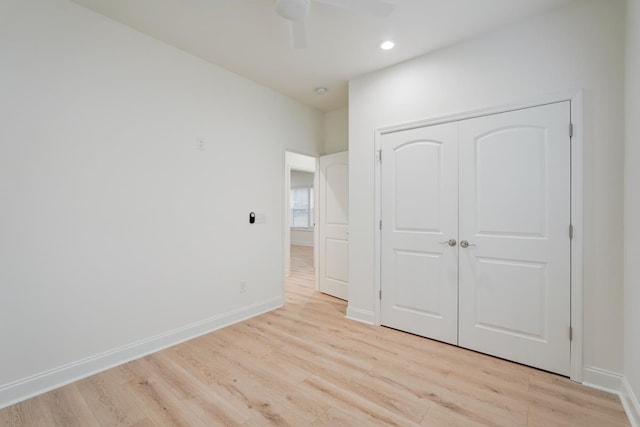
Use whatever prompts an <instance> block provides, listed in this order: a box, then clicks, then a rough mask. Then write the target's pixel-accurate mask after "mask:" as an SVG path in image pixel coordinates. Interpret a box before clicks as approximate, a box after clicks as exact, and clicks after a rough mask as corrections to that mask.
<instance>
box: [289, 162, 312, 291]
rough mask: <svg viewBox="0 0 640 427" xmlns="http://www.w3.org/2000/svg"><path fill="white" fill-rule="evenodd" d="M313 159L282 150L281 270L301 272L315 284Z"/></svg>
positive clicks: (307, 279)
mask: <svg viewBox="0 0 640 427" xmlns="http://www.w3.org/2000/svg"><path fill="white" fill-rule="evenodd" d="M316 164H317V159H316V158H315V157H312V156H307V155H304V154H298V153H293V152H289V151H287V152H285V179H284V182H285V186H284V202H285V203H284V212H285V217H284V230H285V233H284V260H285V262H284V267H285V271H284V274H285V276H286V277H290V275H291V273H292V270H293V269H295V272H296V274H298V273H301V274H302V272H304V277H305V280H306V281H307V282H308V281H311V282H312V283H313V284H314V288H317V279H316V277H315V276H316V274H315V272H316V271H317V268H316V267H317V262H318V261H317V260H318V255H317V244H316V242H317V241H318V237H317V228H316V227H315V218H316V209H315V207H316V206H317V197H316V193H317V192H316V191H315V189H316V188H317V177H316Z"/></svg>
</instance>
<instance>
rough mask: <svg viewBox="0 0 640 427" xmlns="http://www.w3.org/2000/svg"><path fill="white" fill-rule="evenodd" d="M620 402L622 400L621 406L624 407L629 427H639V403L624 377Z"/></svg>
mask: <svg viewBox="0 0 640 427" xmlns="http://www.w3.org/2000/svg"><path fill="white" fill-rule="evenodd" d="M620 400H622V406H624V410H625V412H626V413H627V417H628V418H629V422H630V423H631V426H632V427H640V401H638V397H637V396H636V394H635V393H634V392H633V389H632V388H631V384H629V381H627V379H626V378H624V377H623V378H622V392H621V393H620Z"/></svg>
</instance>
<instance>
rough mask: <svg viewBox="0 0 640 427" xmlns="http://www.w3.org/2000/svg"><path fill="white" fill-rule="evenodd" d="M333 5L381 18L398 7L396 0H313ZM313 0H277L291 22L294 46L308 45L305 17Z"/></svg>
mask: <svg viewBox="0 0 640 427" xmlns="http://www.w3.org/2000/svg"><path fill="white" fill-rule="evenodd" d="M313 1H317V2H318V3H324V4H328V5H331V6H336V7H341V8H343V9H350V10H354V11H356V12H362V13H367V14H369V15H373V16H376V17H379V18H384V17H386V16H389V15H390V14H391V12H393V10H394V9H395V7H396V4H395V1H394V0H313ZM310 9H311V0H276V2H275V10H276V13H277V14H278V15H280V16H281V17H282V18H284V19H286V20H287V21H289V22H290V24H291V38H292V40H293V47H295V48H297V49H302V48H304V47H306V45H307V36H306V28H305V18H306V17H307V15H309V10H310Z"/></svg>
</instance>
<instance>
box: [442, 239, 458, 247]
mask: <svg viewBox="0 0 640 427" xmlns="http://www.w3.org/2000/svg"><path fill="white" fill-rule="evenodd" d="M440 243H441V244H445V243H446V244H447V245H449V246H455V245H456V244H457V243H458V242H456V239H449V240H445V241H444V242H440Z"/></svg>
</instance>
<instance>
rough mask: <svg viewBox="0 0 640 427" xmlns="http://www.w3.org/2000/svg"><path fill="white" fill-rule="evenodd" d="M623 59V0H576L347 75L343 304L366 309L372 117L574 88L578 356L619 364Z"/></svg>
mask: <svg viewBox="0 0 640 427" xmlns="http://www.w3.org/2000/svg"><path fill="white" fill-rule="evenodd" d="M623 58H624V2H621V1H618V0H616V1H607V2H603V1H599V0H586V1H581V2H575V3H571V4H569V5H567V6H564V7H562V8H560V9H557V10H555V11H551V12H549V13H546V14H543V15H539V16H537V17H534V18H531V19H529V20H527V21H524V22H521V23H518V24H514V25H511V26H509V27H506V28H503V29H501V30H499V31H496V32H493V33H491V34H488V35H485V36H483V37H479V38H476V39H474V40H471V41H467V42H463V43H460V44H457V45H454V46H451V47H448V48H444V49H442V50H439V51H435V52H433V53H431V54H428V55H426V56H423V57H420V58H417V59H415V60H412V61H408V62H406V63H403V64H400V65H398V66H395V67H392V68H389V69H385V70H382V71H379V72H375V73H372V74H369V75H365V76H362V77H360V78H356V79H354V80H352V81H351V82H350V84H349V159H350V163H349V182H350V192H349V198H350V201H349V211H350V217H351V221H350V227H349V228H350V233H351V234H350V254H349V259H350V260H351V261H350V268H349V283H350V287H349V290H350V292H349V313H352V314H354V316H359V317H360V318H363V319H364V318H366V317H367V315H371V316H372V315H373V310H374V236H375V229H376V227H375V224H374V164H375V161H374V140H373V135H374V130H375V129H376V128H379V127H383V126H389V125H395V124H401V123H405V122H409V121H415V120H421V119H426V118H433V117H439V116H444V115H448V114H453V113H460V112H465V111H471V110H476V109H481V108H485V107H491V106H499V105H503V104H510V103H516V102H525V101H527V100H528V99H531V98H536V97H538V96H541V95H544V94H549V93H556V92H558V91H567V90H574V89H580V88H583V89H585V98H586V100H585V123H586V128H585V135H584V137H585V138H584V140H585V146H584V156H585V158H584V168H585V176H584V187H585V192H584V193H585V194H584V198H585V210H584V220H585V230H584V244H585V254H584V262H585V271H584V280H585V282H584V286H585V295H584V309H585V316H584V328H585V329H584V364H585V365H587V366H591V367H598V368H600V369H604V370H609V371H613V372H615V373H620V372H622V365H623V357H622V335H623V332H622V325H623V321H622V317H623V314H622V306H623V303H622V292H623V285H622V283H623V278H622V269H623V267H622V258H623V244H622V241H623V237H624V235H623V226H622V223H623V215H622V206H623V172H622V169H623V162H624V161H623V152H624V142H623V141H624V135H623V114H624V112H623V90H624V88H623V80H624V65H623V64H624V59H623ZM371 318H372V317H371Z"/></svg>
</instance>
